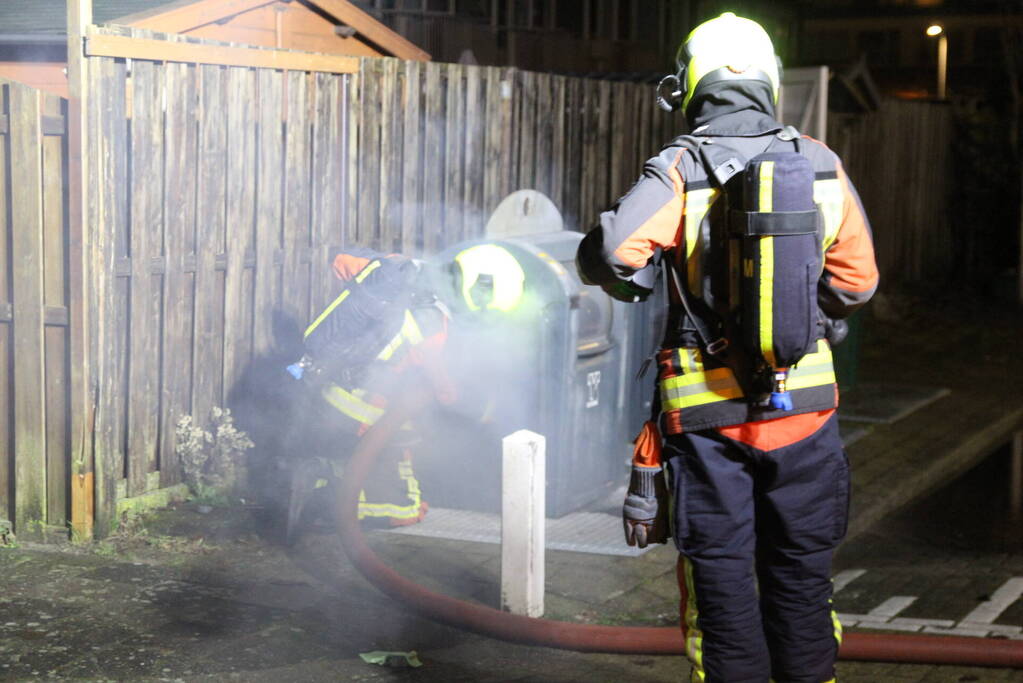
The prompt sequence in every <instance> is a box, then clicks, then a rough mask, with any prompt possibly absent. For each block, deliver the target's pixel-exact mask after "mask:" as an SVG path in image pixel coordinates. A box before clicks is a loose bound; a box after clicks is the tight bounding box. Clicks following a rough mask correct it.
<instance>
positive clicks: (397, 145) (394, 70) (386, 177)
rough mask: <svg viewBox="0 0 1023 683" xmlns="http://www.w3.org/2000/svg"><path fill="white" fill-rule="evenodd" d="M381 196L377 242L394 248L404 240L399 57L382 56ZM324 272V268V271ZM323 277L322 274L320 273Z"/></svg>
mask: <svg viewBox="0 0 1023 683" xmlns="http://www.w3.org/2000/svg"><path fill="white" fill-rule="evenodd" d="M380 61H381V64H380V67H381V69H380V73H379V78H380V91H379V93H380V199H379V201H378V205H377V216H376V219H377V222H378V225H379V228H378V230H379V233H378V237H377V243H378V244H379V245H380V247H381V248H382V249H383V250H384V251H388V252H390V251H394V250H395V249H397V248H398V246H399V243H400V241H401V225H400V223H399V221H398V220H397V219H398V217H399V216H400V215H401V214H400V211H399V208H398V204H399V202H400V200H401V198H400V195H399V194H398V193H399V191H400V188H401V185H402V183H401V164H400V160H401V156H400V154H401V144H402V141H401V127H400V126H399V125H398V120H399V119H398V107H397V101H398V98H399V97H400V96H401V93H400V92H399V91H398V60H396V59H382V60H380ZM321 272H322V271H321ZM320 277H322V275H321V276H320Z"/></svg>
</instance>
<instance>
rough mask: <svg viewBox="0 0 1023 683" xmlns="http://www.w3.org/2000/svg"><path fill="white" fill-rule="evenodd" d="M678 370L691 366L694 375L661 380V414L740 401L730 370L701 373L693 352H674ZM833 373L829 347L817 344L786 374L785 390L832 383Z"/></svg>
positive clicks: (701, 365)
mask: <svg viewBox="0 0 1023 683" xmlns="http://www.w3.org/2000/svg"><path fill="white" fill-rule="evenodd" d="M678 353H679V364H680V366H681V367H683V368H685V367H695V368H696V371H695V372H690V373H686V374H683V375H679V376H677V377H668V378H665V379H662V380H661V405H662V407H663V409H664V410H665V411H671V410H679V409H681V408H692V407H695V406H700V405H705V404H707V403H714V402H715V401H726V400H729V399H733V398H741V397H742V395H743V393H742V389H741V388H740V387H739V383H738V382H737V381H736V380H735V376H734V375H733V374H732V370H731V369H730V368H714V369H712V370H706V371H704V370H703V363H702V362H701V361H700V359H699V358H698V357H697V354H699V353H700V352H699V351H697V350H695V349H678ZM834 382H835V370H834V367H833V366H832V361H831V348H830V347H829V346H828V344H827V342H825V341H824V340H820V341H818V342H817V351H815V352H814V353H808V354H806V355H805V356H803V358H802V359H801V360H800V361H799V363H797V364H796V365H795V366H794V367H793V368H792V369H791V371H790V372H789V381H788V388H789V390H795V389H809V388H811V387H818V386H824V385H826V384H834Z"/></svg>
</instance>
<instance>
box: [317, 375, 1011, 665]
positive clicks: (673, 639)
mask: <svg viewBox="0 0 1023 683" xmlns="http://www.w3.org/2000/svg"><path fill="white" fill-rule="evenodd" d="M426 401H428V397H427V396H426V395H425V394H421V393H415V394H413V393H410V394H408V395H406V396H405V397H403V398H402V399H400V400H398V401H396V402H393V403H392V405H391V408H390V410H388V411H387V413H385V414H384V415H383V416H382V417H381V418H380V420H378V421H377V423H376V424H375V425H374V426H373V427H372V428H370V429H369V430H368V431H367V432H366V434H365V435H364V436H363V438H362V439H361V440H360V441H359V444H358V446H357V447H356V449H355V452H354V454H353V456H352V459H351V461H350V462H349V463H348V465H347V467H346V468H345V476H344V480H343V481H342V484H341V493H340V495H339V497H338V500H337V510H336V512H337V517H338V529H339V533H340V537H341V543H342V545H343V546H344V549H345V552H346V553H347V555H348V557H349V559H350V560H351V562H352V564H353V565H355V567H356V569H358V570H359V572H360V573H361V574H362V575H363V576H364V577H365V578H366V579H367V580H368V581H369V582H370V583H372V584H373V585H374V586H376V587H377V588H378V589H379V590H380V591H382V592H383V593H385V594H386V595H389V596H390V597H392V598H394V599H396V600H397V601H399V602H401V603H403V604H405V605H406V606H408V607H410V608H411V609H413V610H414V611H416V612H418V613H419V614H421V615H423V616H425V617H427V618H429V619H431V620H434V621H437V622H440V623H443V624H447V625H449V626H454V627H456V628H460V629H463V630H468V631H472V632H474V633H478V634H481V635H485V636H489V637H492V638H497V639H500V640H507V641H511V642H516V643H521V644H524V645H539V646H544V647H553V648H560V649H564V650H575V651H579V652H605V653H612V654H648V655H679V654H684V653H685V647H684V644H683V640H682V632H681V630H680V629H679V628H678V627H640V626H600V625H594V624H577V623H571V622H563V621H554V620H551V619H537V618H532V617H526V616H522V615H517V614H510V613H508V612H502V611H500V610H497V609H494V608H491V607H486V606H484V605H480V604H476V603H471V602H466V601H463V600H458V599H455V598H452V597H450V596H447V595H442V594H440V593H435V592H432V591H429V590H427V589H425V588H423V587H422V586H420V585H418V584H416V583H415V582H413V581H410V580H409V579H407V578H405V577H403V576H401V575H400V574H398V573H397V572H395V571H394V570H393V569H391V568H390V567H388V566H387V565H385V564H384V563H383V562H382V561H381V560H380V558H378V557H377V556H376V554H375V553H374V552H373V551H372V549H370V547H369V546H368V545H367V543H366V540H365V538H364V537H363V535H362V533H361V531H360V529H359V524H358V521H357V506H358V500H359V491H360V490H361V489H362V485H363V482H364V481H365V480H366V477H367V476H368V474H369V472H370V470H371V469H372V466H373V463H374V461H375V459H376V456H377V455H378V454H379V453H380V452H381V451H382V450H383V448H384V447H385V446H386V445H387V443H388V441H389V439H390V437H391V434H393V433H396V432H397V430H398V429H399V428H400V426H401V425H403V424H404V423H405V422H407V421H408V419H409V417H410V416H412V415H414V414H415V413H416V412H417V410H418V409H419V408H420V407H422V406H423V405H425V403H426ZM838 656H839V658H840V659H849V660H859V661H874V662H900V663H917V664H955V665H960V666H962V665H966V666H991V667H1008V668H1023V641H1018V640H1017V641H1013V640H1003V639H990V638H969V637H955V636H937V635H917V634H898V635H889V634H865V633H847V634H845V636H844V637H843V639H842V644H841V647H840V648H839V652H838Z"/></svg>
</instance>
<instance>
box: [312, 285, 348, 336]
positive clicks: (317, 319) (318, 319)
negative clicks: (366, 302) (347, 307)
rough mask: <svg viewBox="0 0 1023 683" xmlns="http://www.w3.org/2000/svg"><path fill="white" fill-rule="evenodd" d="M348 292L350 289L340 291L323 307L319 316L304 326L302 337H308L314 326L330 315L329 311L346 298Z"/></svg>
mask: <svg viewBox="0 0 1023 683" xmlns="http://www.w3.org/2000/svg"><path fill="white" fill-rule="evenodd" d="M350 293H351V291H350V290H347V289H346V290H345V291H343V292H341V294H340V295H338V297H337V298H336V299H334V301H333V303H331V304H330V306H327V307H326V308H325V309H323V313H320V316H319V317H318V318H316V320H314V321H313V324H312V325H310V326H309V327H307V328H306V330H305V334H304V335H303V338H305V337H308V336H309V335H310V334H311V333H312V331H313V330H315V329H316V326H317V325H319V324H320V323H322V322H323V320H324V319H325V318H326V317H327V316H328V315H330V313H331V311H333V310H334V309H335V308H337V307H338V305H340V303H341V302H342V301H344V300H345V299H347V298H348V295H349V294H350Z"/></svg>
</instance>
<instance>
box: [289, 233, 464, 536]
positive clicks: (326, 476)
mask: <svg viewBox="0 0 1023 683" xmlns="http://www.w3.org/2000/svg"><path fill="white" fill-rule="evenodd" d="M333 269H334V273H335V275H336V276H337V277H338V278H339V279H340V280H341V282H342V284H343V288H342V289H341V292H340V294H338V296H337V297H336V298H335V299H334V300H333V301H332V302H331V303H330V304H329V305H328V306H327V307H326V308H325V309H324V310H323V311H322V312H321V313H320V314H319V315H318V316H317V317H316V318H315V319H314V320H313V321H312V323H310V325H309V327H308V328H307V329H306V331H305V335H304V347H305V355H303V356H302V358H301V359H300V360H299V361H298V362H296V363H294V364H292V365H290V366H288V371H289V372H290V373H291V374H292V375H293V376H295V377H296V379H301V380H302V381H303V382H305V383H306V384H307V385H308V386H309V388H310V389H311V390H312V391H313V392H315V393H317V394H318V395H319V398H320V399H321V400H322V405H325V406H329V407H330V408H331V409H333V410H330V411H329V413H330V414H333V415H334V417H335V418H338V419H337V420H336V421H338V422H340V423H341V425H342V428H343V429H346V430H347V432H348V433H349V434H351V435H352V436H353V437H354V439H357V438H359V437H361V436H362V435H363V434H364V433H365V432H366V430H368V429H369V428H370V427H371V426H372V425H373V424H374V423H375V422H376V421H377V420H378V419H379V418H380V416H381V415H383V413H384V410H386V408H387V401H388V397H389V396H394V395H396V394H397V393H399V392H401V391H403V388H404V387H406V386H408V383H410V382H420V383H422V382H425V383H428V384H429V386H430V387H431V388H432V391H433V394H434V396H435V397H436V398H437V399H438V400H439V401H440V402H441V403H445V402H449V401H450V400H451V399H452V396H453V388H452V386H451V383H450V381H449V380H448V378H447V375H446V373H445V369H444V360H443V348H444V344H445V342H446V340H447V331H448V318H449V316H448V313H447V309H446V308H445V307H444V306H443V305H442V304H440V303H439V302H438V301H437V299H436V297H434V296H433V295H432V293H431V292H430V291H429V290H428V289H425V288H424V287H423V284H422V283H423V279H422V278H421V277H420V275H419V265H418V264H417V263H416V262H414V261H413V260H411V259H407V258H404V257H402V256H398V255H383V254H380V253H377V252H374V251H372V250H369V249H351V250H349V251H347V252H345V253H341V254H338V255H337V256H336V257H335V259H334V261H333ZM354 439H353V442H350V443H349V444H347V446H348V448H346V447H345V444H342V445H341V448H340V450H342V451H347V450H349V449H350V448H351V447H352V446H353V445H354ZM419 441H420V439H419V434H418V431H417V430H416V429H415V428H414V425H411V424H406V425H405V426H404V427H403V428H402V430H401V433H400V434H397V435H394V437H393V438H392V439H391V442H390V447H389V448H388V449H387V450H386V451H385V452H384V453H382V454H381V456H380V458H379V459H378V461H377V465H376V467H375V469H374V472H373V473H372V474H371V475H370V477H369V479H368V481H367V482H366V484H365V488H364V489H363V491H362V492H361V494H360V496H359V507H358V516H359V519H360V520H377V521H379V522H382V523H385V524H388V525H391V526H402V525H408V524H415V523H417V522H419V521H421V520H422V519H423V517H424V515H425V514H426V511H427V509H428V505H427V503H426V502H425V501H424V500H423V499H422V494H421V492H420V489H419V482H418V480H417V479H416V477H415V474H414V472H413V469H412V453H413V451H414V450H415V448H416V446H417V445H418V444H419ZM348 455H350V453H348V452H342V453H334V454H330V455H329V457H326V458H318V459H316V460H309V459H307V460H306V461H305V462H304V463H303V464H301V465H299V467H297V468H296V472H295V475H294V478H293V484H292V492H291V501H290V502H289V511H288V531H287V537H288V539H289V541H290V540H292V538H293V534H294V531H295V526H296V523H297V521H298V518H299V516H300V515H301V511H302V507H303V504H304V501H305V496H306V495H307V494H308V493H309V489H310V488H311V487H315V486H317V485H319V486H322V485H324V484H325V483H328V482H329V480H330V479H331V477H332V473H333V472H334V471H336V470H339V469H340V467H339V466H338V464H339V462H340V458H341V456H343V457H347V456H348ZM324 461H326V462H324ZM324 464H326V465H328V467H326V468H324V467H323V465H324Z"/></svg>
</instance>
